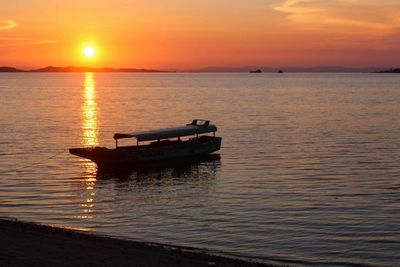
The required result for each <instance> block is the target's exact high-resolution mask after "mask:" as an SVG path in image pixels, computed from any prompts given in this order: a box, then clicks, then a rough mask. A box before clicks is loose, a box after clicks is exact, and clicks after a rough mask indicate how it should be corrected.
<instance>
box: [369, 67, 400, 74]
mask: <svg viewBox="0 0 400 267" xmlns="http://www.w3.org/2000/svg"><path fill="white" fill-rule="evenodd" d="M374 73H400V68H396V69H387V70H380V71H374Z"/></svg>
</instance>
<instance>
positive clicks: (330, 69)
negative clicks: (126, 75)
mask: <svg viewBox="0 0 400 267" xmlns="http://www.w3.org/2000/svg"><path fill="white" fill-rule="evenodd" d="M255 69H257V70H258V69H259V70H260V71H262V72H277V71H278V70H282V71H283V72H342V73H343V72H375V73H400V69H399V68H391V69H386V70H382V69H381V68H376V67H360V68H348V67H341V66H316V67H280V68H271V67H259V66H256V67H254V66H246V67H206V68H201V69H193V70H185V71H182V72H249V71H252V70H255ZM0 72H174V71H163V70H154V69H133V68H121V69H115V68H107V67H104V68H93V67H74V66H68V67H53V66H48V67H45V68H40V69H33V70H21V69H17V68H14V67H0Z"/></svg>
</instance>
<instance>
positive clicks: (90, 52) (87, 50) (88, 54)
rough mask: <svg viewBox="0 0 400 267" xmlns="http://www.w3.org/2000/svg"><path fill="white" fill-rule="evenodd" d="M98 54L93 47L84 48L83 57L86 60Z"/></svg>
mask: <svg viewBox="0 0 400 267" xmlns="http://www.w3.org/2000/svg"><path fill="white" fill-rule="evenodd" d="M95 53H96V51H95V50H94V48H93V46H85V47H84V48H83V55H84V56H85V57H86V58H91V57H93V56H94V54H95Z"/></svg>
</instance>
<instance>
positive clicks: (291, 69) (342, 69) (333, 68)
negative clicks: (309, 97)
mask: <svg viewBox="0 0 400 267" xmlns="http://www.w3.org/2000/svg"><path fill="white" fill-rule="evenodd" d="M256 69H260V70H262V72H274V73H276V72H277V71H278V70H281V71H282V72H372V71H374V70H376V69H377V68H375V67H360V68H348V67H341V66H315V67H296V66H287V67H282V66H280V67H278V68H271V67H268V66H266V67H262V66H245V67H220V66H216V67H212V66H211V67H205V68H201V69H197V70H191V71H190V72H250V71H252V70H256Z"/></svg>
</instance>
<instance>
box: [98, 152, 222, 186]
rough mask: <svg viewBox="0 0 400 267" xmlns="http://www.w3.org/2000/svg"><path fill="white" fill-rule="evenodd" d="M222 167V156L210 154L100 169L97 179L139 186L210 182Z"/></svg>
mask: <svg viewBox="0 0 400 267" xmlns="http://www.w3.org/2000/svg"><path fill="white" fill-rule="evenodd" d="M220 166H221V156H220V154H209V155H204V156H201V157H196V158H187V159H174V160H166V161H163V162H157V163H154V164H151V165H143V166H135V167H134V168H101V167H100V168H99V169H98V170H97V175H96V179H98V180H109V179H114V180H116V181H121V182H124V181H128V180H130V181H136V182H137V183H138V184H139V185H146V184H153V183H154V181H164V182H165V181H168V180H172V179H179V180H180V181H185V180H195V179H197V180H199V181H201V180H203V181H204V180H209V179H214V178H215V177H216V174H217V172H218V170H219V169H220Z"/></svg>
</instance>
